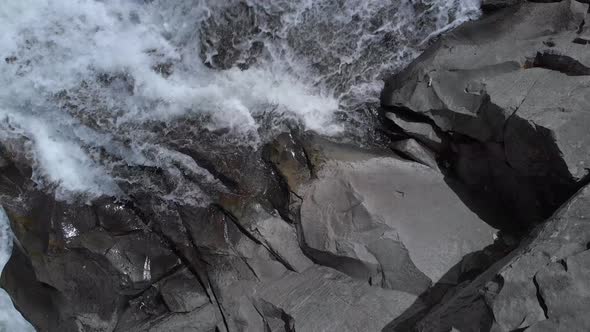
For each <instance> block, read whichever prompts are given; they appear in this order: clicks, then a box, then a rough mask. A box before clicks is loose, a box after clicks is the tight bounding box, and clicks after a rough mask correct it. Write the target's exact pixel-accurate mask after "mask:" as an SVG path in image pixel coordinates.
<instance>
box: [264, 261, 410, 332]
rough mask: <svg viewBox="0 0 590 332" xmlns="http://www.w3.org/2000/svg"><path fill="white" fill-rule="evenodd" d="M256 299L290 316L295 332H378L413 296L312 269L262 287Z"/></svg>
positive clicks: (335, 273) (336, 272)
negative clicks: (258, 298)
mask: <svg viewBox="0 0 590 332" xmlns="http://www.w3.org/2000/svg"><path fill="white" fill-rule="evenodd" d="M257 296H259V297H260V298H261V299H263V300H265V301H266V302H269V303H271V304H273V305H274V306H276V307H277V308H281V310H283V311H284V312H285V313H287V314H288V315H289V316H290V317H292V319H293V321H294V323H295V329H294V330H295V331H303V332H305V331H310V332H311V331H326V332H329V331H334V332H335V331H380V330H381V329H382V328H383V327H384V326H385V325H386V324H387V322H388V321H389V320H390V319H392V318H394V317H396V316H397V315H399V314H400V313H401V312H402V311H403V310H405V309H406V308H408V307H409V306H410V305H411V304H412V302H414V301H415V300H416V296H415V295H411V294H408V293H404V292H399V291H392V290H386V289H382V288H376V287H370V286H369V285H368V284H367V283H364V282H360V281H357V280H354V279H352V278H350V277H348V276H346V275H344V274H342V273H340V272H338V271H334V270H332V269H329V268H326V267H314V268H311V269H308V270H306V271H305V272H304V273H303V274H296V273H289V274H287V275H286V276H285V277H284V278H282V279H280V280H278V281H276V282H274V283H271V284H268V285H264V287H263V288H262V287H261V288H260V290H259V291H258V292H257Z"/></svg>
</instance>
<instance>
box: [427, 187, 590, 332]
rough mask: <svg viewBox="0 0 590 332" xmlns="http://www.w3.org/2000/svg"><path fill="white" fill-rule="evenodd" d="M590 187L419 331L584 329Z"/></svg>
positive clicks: (444, 304)
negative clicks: (478, 328) (454, 329)
mask: <svg viewBox="0 0 590 332" xmlns="http://www.w3.org/2000/svg"><path fill="white" fill-rule="evenodd" d="M589 207H590V187H585V188H584V189H582V190H581V191H580V192H579V193H577V194H576V195H575V196H574V197H573V198H572V199H571V200H570V201H568V202H567V203H566V204H565V205H564V206H563V207H562V208H560V209H559V211H558V212H557V213H556V214H555V215H554V216H553V217H552V218H551V219H550V220H549V221H547V223H546V224H544V225H542V226H540V227H539V228H538V229H537V230H536V231H535V232H534V234H533V235H531V237H530V238H529V239H528V240H525V241H524V242H523V244H522V245H521V246H520V248H519V249H517V250H516V251H514V252H513V253H511V254H510V255H509V256H508V257H506V258H505V259H503V260H501V261H499V262H498V263H496V264H495V265H494V266H493V267H492V268H490V270H488V271H486V272H485V273H484V274H482V275H481V276H480V277H478V278H477V279H476V280H475V281H474V282H473V283H471V284H468V285H465V286H464V288H463V289H461V290H459V291H457V292H456V293H455V294H454V295H453V296H450V297H449V298H448V299H446V300H445V301H443V302H442V303H441V304H440V305H439V306H437V307H435V308H434V309H433V310H432V311H431V312H430V313H429V314H428V315H427V316H426V317H425V318H424V319H423V320H422V321H421V322H420V323H419V324H418V325H417V330H419V331H448V330H449V329H450V328H451V327H455V328H457V329H459V330H460V331H475V330H477V327H482V330H490V329H491V331H514V330H520V329H523V330H526V331H586V330H588V329H589V328H590V321H588V316H587V315H586V314H585V313H586V312H587V308H588V304H589V301H590V296H589V288H590V283H589V282H588V277H589V276H590V270H589V266H590V265H589V261H588V257H589V256H588V254H589V253H590V252H589V251H588V243H590V223H589V222H588V215H589V212H590V211H589V210H590V208H589Z"/></svg>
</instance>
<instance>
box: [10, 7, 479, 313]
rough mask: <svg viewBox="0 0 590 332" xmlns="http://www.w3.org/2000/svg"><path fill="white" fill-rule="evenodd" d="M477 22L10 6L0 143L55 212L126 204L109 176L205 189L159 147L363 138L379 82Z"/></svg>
mask: <svg viewBox="0 0 590 332" xmlns="http://www.w3.org/2000/svg"><path fill="white" fill-rule="evenodd" d="M477 15H479V0H365V1H359V0H241V1H238V0H224V1H221V0H175V1H170V0H6V1H5V2H4V3H3V5H2V6H0V29H1V30H2V33H1V34H0V56H1V57H0V86H1V87H2V88H1V89H0V142H2V143H3V144H4V145H5V146H7V147H9V148H10V149H11V150H12V151H13V152H14V151H16V152H20V156H19V157H20V158H23V159H26V160H28V162H29V163H30V164H31V165H32V166H33V180H34V181H35V182H36V183H37V184H38V185H39V186H40V187H41V188H50V189H51V190H54V191H55V192H56V196H57V197H58V198H59V199H65V200H70V199H73V198H74V197H77V198H79V197H84V199H92V198H93V197H97V196H100V195H104V194H106V195H115V196H116V195H123V192H122V189H121V188H120V186H119V185H118V183H120V181H122V180H125V179H122V177H124V175H121V174H119V173H117V172H116V169H117V167H118V166H121V165H124V166H154V167H159V168H161V169H168V170H170V174H175V172H176V173H183V174H187V173H191V174H193V175H194V176H196V177H200V178H203V179H205V180H207V179H210V178H211V175H210V174H209V173H208V172H207V171H206V170H205V169H201V168H200V167H199V166H198V165H196V164H195V162H194V161H192V160H189V159H190V158H186V156H184V155H181V154H180V153H178V152H176V151H174V149H172V148H170V146H169V145H168V144H167V143H168V142H167V139H168V138H167V137H168V135H167V134H168V133H173V132H176V131H178V130H179V129H178V128H179V126H185V127H186V125H187V124H194V126H195V127H199V128H200V130H208V131H213V132H218V133H221V134H220V136H219V137H220V140H221V143H219V144H218V146H223V145H224V144H226V145H248V146H251V147H254V148H256V147H258V146H260V144H261V143H264V142H265V140H266V139H268V138H269V137H271V136H272V135H273V134H274V133H276V132H278V131H281V130H284V129H285V126H287V125H293V124H297V125H299V126H301V127H303V128H305V129H308V130H313V131H316V132H319V133H321V134H324V135H331V136H347V135H349V136H354V135H362V130H360V131H359V127H362V126H363V123H365V122H364V121H365V120H366V119H365V118H364V117H366V114H365V113H363V112H359V109H362V108H363V107H364V105H367V104H375V103H377V102H378V95H379V91H380V89H381V88H382V79H383V78H384V77H385V76H386V75H388V74H391V73H393V72H395V71H397V70H399V69H400V68H401V67H403V66H404V65H406V64H407V63H408V62H409V61H411V60H412V59H414V58H415V57H416V56H417V55H418V53H419V51H420V47H421V45H422V44H423V43H425V42H426V41H428V40H429V39H430V38H431V37H432V36H435V35H436V34H438V33H440V32H442V31H444V30H446V29H449V28H452V27H454V26H456V25H457V24H460V23H462V22H464V21H466V20H469V19H472V18H474V17H476V16H477ZM212 153H214V151H212ZM211 182H214V181H213V180H211ZM181 191H182V192H181ZM181 195H182V196H183V199H191V200H193V201H195V202H201V201H205V200H206V194H204V193H203V192H202V191H201V190H200V188H190V189H186V190H185V189H182V188H180V189H179V190H178V195H173V196H181ZM177 198H178V197H170V199H177ZM2 220H4V219H2ZM3 222H4V221H3ZM2 241H4V242H6V240H5V238H2ZM0 311H1V308H0ZM0 318H2V317H0Z"/></svg>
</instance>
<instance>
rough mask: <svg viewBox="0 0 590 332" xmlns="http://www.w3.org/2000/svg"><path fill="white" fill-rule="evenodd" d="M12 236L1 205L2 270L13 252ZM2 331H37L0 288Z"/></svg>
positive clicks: (0, 252) (0, 253) (0, 325)
mask: <svg viewBox="0 0 590 332" xmlns="http://www.w3.org/2000/svg"><path fill="white" fill-rule="evenodd" d="M12 237H13V235H12V231H11V230H10V223H9V221H8V217H6V213H5V212H4V209H3V208H2V207H1V206H0V271H2V270H4V266H5V265H6V263H7V262H8V260H9V259H10V255H11V254H12ZM0 331H6V332H8V331H19V332H28V331H33V332H34V331H35V329H34V328H33V327H32V326H31V324H29V323H28V322H27V321H26V320H25V319H24V318H23V316H22V315H21V314H20V312H18V311H17V310H16V309H15V308H14V305H13V304H12V300H11V299H10V296H9V295H8V294H7V293H6V291H4V290H3V289H0Z"/></svg>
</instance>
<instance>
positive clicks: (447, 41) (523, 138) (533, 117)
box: [381, 1, 590, 221]
mask: <svg viewBox="0 0 590 332" xmlns="http://www.w3.org/2000/svg"><path fill="white" fill-rule="evenodd" d="M580 22H581V17H580V13H579V10H578V5H577V4H576V3H575V2H570V1H561V2H553V3H533V2H523V3H522V4H520V5H517V6H513V7H510V8H508V9H505V10H502V11H499V12H498V13H495V14H493V15H489V16H487V17H485V18H483V19H482V20H480V21H477V22H471V23H467V24H465V25H463V26H462V27H460V28H458V29H457V30H455V31H453V32H452V33H450V34H448V35H447V36H445V37H443V38H441V39H440V40H439V41H438V42H437V43H436V44H435V45H434V46H433V47H432V48H430V49H429V50H427V51H426V52H425V53H424V54H423V55H422V56H421V57H420V58H419V59H417V60H416V61H415V62H414V63H413V64H412V65H410V66H409V67H408V68H407V69H406V70H404V71H403V72H401V73H400V74H398V75H396V76H395V77H392V78H391V80H389V81H388V82H387V84H386V88H385V90H384V91H383V94H382V98H381V101H382V104H383V105H384V106H386V107H389V109H390V111H391V112H397V110H404V111H405V112H407V111H410V112H413V113H415V114H419V115H420V116H423V117H426V118H427V119H430V120H431V121H432V122H433V123H435V124H436V126H437V127H438V128H440V129H441V130H442V131H444V132H448V133H452V134H453V135H455V136H457V135H460V136H462V137H467V138H469V139H471V140H475V141H476V142H478V144H483V145H489V144H500V146H502V150H503V152H502V153H501V156H502V157H501V159H499V161H500V162H502V163H506V164H507V165H508V166H509V167H510V170H509V173H510V175H509V174H507V173H506V175H503V176H504V177H507V176H511V177H516V178H517V179H519V180H518V181H519V182H521V186H523V187H531V190H532V193H528V194H524V195H529V196H530V195H532V196H534V197H535V199H536V201H537V202H531V205H529V206H528V207H526V208H525V207H524V206H522V205H521V207H522V208H524V209H526V210H534V209H535V206H537V207H541V209H543V207H550V208H548V209H547V211H545V212H544V213H542V217H540V218H541V219H542V218H543V217H547V216H548V214H550V213H551V212H552V211H554V210H555V209H556V208H557V207H558V206H559V205H560V204H561V203H562V201H561V200H560V199H557V198H556V197H553V195H552V194H551V192H560V193H561V194H559V195H556V196H561V197H568V196H570V195H571V194H573V192H575V190H576V188H577V187H578V182H579V181H581V179H583V178H584V177H585V176H586V175H587V174H588V172H587V168H588V163H589V162H590V159H589V158H590V157H589V156H590V154H588V153H587V152H588V151H587V148H586V146H587V145H588V141H590V134H589V133H588V131H587V130H586V129H585V123H587V122H588V120H589V119H588V117H589V114H590V113H588V111H587V110H588V109H590V108H589V106H590V105H589V104H588V100H587V98H586V97H585V96H586V95H587V94H588V83H589V82H590V81H589V79H590V78H589V77H590V76H588V65H589V64H590V58H589V57H588V52H586V48H585V46H583V45H580V44H577V43H574V42H573V41H574V40H575V39H576V37H577V29H578V26H579V23H580ZM394 121H395V120H394ZM415 138H417V139H421V138H419V137H415ZM494 158H495V157H494ZM496 160H498V159H496ZM460 176H461V174H460ZM488 177H491V178H493V177H494V175H493V174H488ZM494 182H496V183H498V181H494ZM481 185H482V186H483V185H484V184H483V183H482V184H481ZM485 185H493V183H492V184H490V183H488V184H485ZM497 191H499V192H509V191H510V190H508V191H507V190H505V189H502V188H497ZM537 221H539V218H537Z"/></svg>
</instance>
